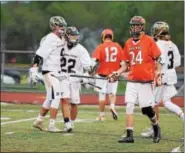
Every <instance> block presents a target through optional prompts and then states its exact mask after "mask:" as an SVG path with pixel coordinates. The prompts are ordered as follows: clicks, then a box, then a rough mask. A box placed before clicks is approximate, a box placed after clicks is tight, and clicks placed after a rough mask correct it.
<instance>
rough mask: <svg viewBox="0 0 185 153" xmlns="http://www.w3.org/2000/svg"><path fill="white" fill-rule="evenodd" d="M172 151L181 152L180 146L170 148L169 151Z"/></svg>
mask: <svg viewBox="0 0 185 153" xmlns="http://www.w3.org/2000/svg"><path fill="white" fill-rule="evenodd" d="M173 152H181V147H180V146H178V147H176V148H174V149H172V151H171V153H173Z"/></svg>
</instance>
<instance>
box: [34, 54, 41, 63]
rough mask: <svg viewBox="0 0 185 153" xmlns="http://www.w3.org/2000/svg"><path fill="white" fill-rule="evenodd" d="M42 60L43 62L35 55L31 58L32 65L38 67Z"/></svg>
mask: <svg viewBox="0 0 185 153" xmlns="http://www.w3.org/2000/svg"><path fill="white" fill-rule="evenodd" d="M42 60H43V59H42V57H41V56H39V55H37V54H36V55H35V57H34V58H33V64H37V65H39V64H40V63H41V61H42Z"/></svg>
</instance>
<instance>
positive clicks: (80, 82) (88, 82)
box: [80, 81, 102, 90]
mask: <svg viewBox="0 0 185 153" xmlns="http://www.w3.org/2000/svg"><path fill="white" fill-rule="evenodd" d="M80 83H81V84H83V81H81V82H80ZM84 84H88V85H90V86H92V87H94V88H98V89H100V90H101V89H102V88H101V87H99V86H96V85H94V84H92V83H90V82H88V83H84Z"/></svg>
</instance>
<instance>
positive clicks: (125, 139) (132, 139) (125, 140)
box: [118, 137, 134, 143]
mask: <svg viewBox="0 0 185 153" xmlns="http://www.w3.org/2000/svg"><path fill="white" fill-rule="evenodd" d="M118 142H119V143H134V138H133V137H124V138H122V139H120V140H118Z"/></svg>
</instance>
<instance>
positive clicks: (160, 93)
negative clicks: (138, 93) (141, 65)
mask: <svg viewBox="0 0 185 153" xmlns="http://www.w3.org/2000/svg"><path fill="white" fill-rule="evenodd" d="M154 94H155V104H156V105H158V104H159V103H160V102H164V101H167V100H169V99H171V98H172V97H174V96H175V95H176V94H177V90H176V88H175V86H174V85H163V86H159V87H156V88H155V90H154Z"/></svg>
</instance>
